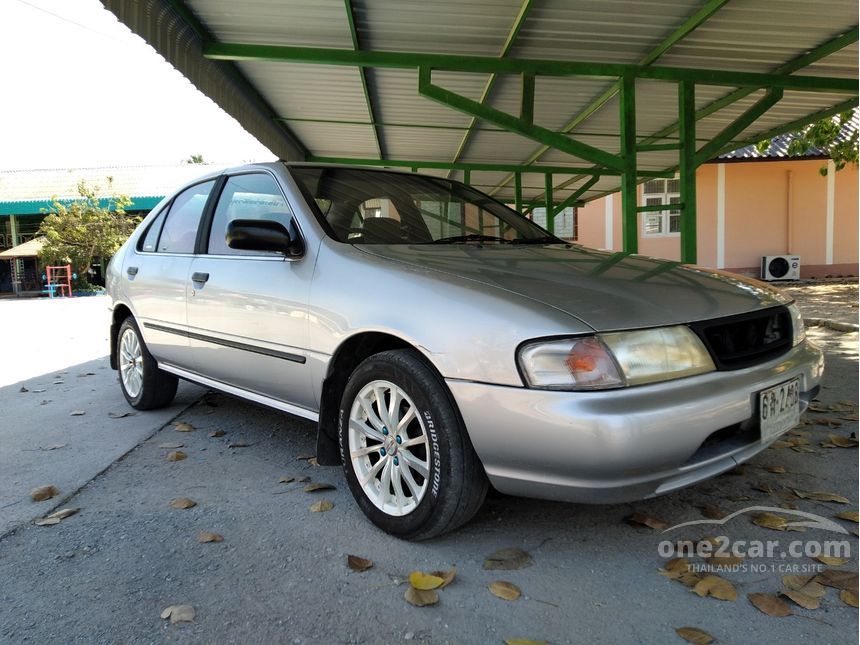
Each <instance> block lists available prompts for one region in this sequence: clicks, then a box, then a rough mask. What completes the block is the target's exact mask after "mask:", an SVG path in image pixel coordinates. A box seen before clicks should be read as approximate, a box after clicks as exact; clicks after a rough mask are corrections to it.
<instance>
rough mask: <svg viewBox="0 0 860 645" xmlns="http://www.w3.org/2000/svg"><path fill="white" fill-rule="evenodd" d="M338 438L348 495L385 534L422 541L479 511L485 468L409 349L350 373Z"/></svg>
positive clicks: (437, 383) (436, 381)
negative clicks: (348, 489)
mask: <svg viewBox="0 0 860 645" xmlns="http://www.w3.org/2000/svg"><path fill="white" fill-rule="evenodd" d="M338 439H339V443H340V451H341V461H342V462H343V467H344V473H345V475H346V480H347V483H348V484H349V488H350V491H351V492H352V495H353V497H354V498H355V500H356V502H357V503H358V506H359V508H361V510H362V511H363V512H364V514H365V515H366V516H367V517H368V519H370V521H371V522H373V523H374V524H375V525H376V526H378V527H379V528H381V529H382V530H383V531H385V532H387V533H390V534H392V535H394V536H396V537H399V538H403V539H407V540H424V539H427V538H431V537H435V536H437V535H441V534H442V533H445V532H448V531H452V530H454V529H456V528H457V527H459V526H461V525H462V524H464V523H466V522H468V521H469V520H470V519H471V518H472V517H473V516H474V515H475V513H477V512H478V510H479V509H480V508H481V504H482V503H483V501H484V497H485V496H486V493H487V487H488V482H487V477H486V475H485V473H484V468H483V466H482V465H481V462H480V460H479V459H478V456H477V454H475V450H474V448H473V447H472V443H471V442H470V441H469V436H468V434H467V432H466V428H465V427H464V424H463V421H462V419H461V418H460V414H459V412H458V410H457V408H456V405H455V404H454V401H453V398H452V397H451V394H450V392H449V391H448V388H447V387H446V386H445V383H444V381H442V379H441V378H440V377H439V376H438V375H437V373H436V372H435V371H434V370H433V369H432V368H431V367H430V366H429V365H427V363H426V362H425V361H424V359H423V357H421V355H420V354H418V353H417V352H415V351H413V350H391V351H385V352H381V353H379V354H375V355H373V356H371V357H369V358H367V359H366V360H364V361H363V362H362V363H361V364H360V365H359V366H358V367H357V368H356V369H355V371H354V372H353V373H352V375H351V376H350V378H349V381H348V382H347V385H346V388H345V390H344V394H343V398H342V401H341V406H340V411H339V422H338Z"/></svg>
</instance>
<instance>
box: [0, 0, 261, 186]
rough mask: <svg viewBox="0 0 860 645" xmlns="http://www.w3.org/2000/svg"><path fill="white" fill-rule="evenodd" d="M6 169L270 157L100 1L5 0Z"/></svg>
mask: <svg viewBox="0 0 860 645" xmlns="http://www.w3.org/2000/svg"><path fill="white" fill-rule="evenodd" d="M0 60H2V61H3V65H2V74H0V83H2V92H0V170H11V169H30V168H66V167H69V168H71V167H88V166H105V165H145V164H159V163H168V164H169V163H180V162H182V161H183V160H185V159H187V158H188V157H189V156H190V155H192V154H202V155H203V158H204V160H205V161H207V162H215V163H221V164H233V163H241V162H244V161H263V160H271V159H274V156H273V155H272V153H271V152H270V151H269V150H268V149H267V148H265V147H264V146H262V145H261V144H260V143H259V142H258V141H257V140H256V139H254V138H253V137H252V136H251V135H250V134H248V133H247V132H245V130H244V129H242V127H241V126H240V125H239V123H238V122H237V121H236V120H235V119H233V118H232V117H230V116H229V115H227V113H225V112H224V111H223V110H222V109H221V108H219V107H218V106H217V105H215V103H214V102H212V101H211V100H210V99H208V98H207V97H205V96H204V95H203V94H201V93H200V92H199V91H198V90H197V89H196V88H195V87H194V86H193V85H191V83H190V82H189V81H188V80H186V79H185V77H184V76H182V74H180V73H179V72H178V71H176V70H175V69H174V68H173V67H172V66H171V65H170V64H169V63H168V62H166V61H165V60H164V59H163V58H162V57H161V56H159V55H158V54H157V53H156V52H155V50H154V49H152V47H150V46H149V45H147V44H146V43H145V42H144V41H143V39H141V38H140V37H138V36H137V35H135V34H133V33H132V32H131V31H130V30H129V29H128V28H127V27H126V26H125V25H123V24H122V23H120V22H119V21H118V20H117V19H116V17H115V16H114V15H113V14H112V13H110V12H109V11H107V10H105V9H104V7H103V6H102V4H101V3H100V2H98V0H0Z"/></svg>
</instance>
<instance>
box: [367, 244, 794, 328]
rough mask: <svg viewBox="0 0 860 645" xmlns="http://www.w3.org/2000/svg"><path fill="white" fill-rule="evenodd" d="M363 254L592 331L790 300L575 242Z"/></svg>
mask: <svg viewBox="0 0 860 645" xmlns="http://www.w3.org/2000/svg"><path fill="white" fill-rule="evenodd" d="M356 248H358V249H360V250H361V251H364V252H365V253H369V254H371V255H374V256H377V257H381V258H386V259H388V260H393V261H396V262H402V263H404V264H409V265H412V266H413V267H417V268H421V269H424V270H426V271H430V272H434V273H438V274H444V275H445V276H447V280H449V281H456V280H472V281H475V282H480V283H483V284H486V285H488V286H491V287H496V288H498V289H503V290H505V291H509V292H512V293H516V294H518V295H520V296H523V297H526V298H530V299H532V300H534V301H537V302H540V303H543V304H545V305H548V306H550V307H554V308H556V309H559V310H561V311H563V312H565V313H567V314H569V315H571V316H574V317H575V318H578V319H579V320H581V321H582V322H584V323H585V324H587V325H589V326H591V327H592V328H594V329H595V330H597V331H613V330H621V329H631V328H637V327H655V326H661V325H672V324H680V323H688V322H694V321H698V320H706V319H709V318H719V317H722V316H730V315H733V314H739V313H746V312H749V311H754V310H756V309H762V308H766V307H773V306H775V305H779V304H785V303H788V302H790V300H789V299H788V298H785V297H784V296H782V295H781V294H780V293H778V292H777V291H774V290H772V289H771V288H770V287H768V286H767V285H765V284H763V283H761V282H758V281H756V280H751V279H749V278H745V277H743V276H739V275H734V274H731V273H725V272H721V271H717V270H715V269H706V268H703V267H696V266H692V265H681V264H680V263H679V262H671V261H667V260H659V259H656V258H649V257H645V256H641V255H631V254H628V253H621V252H618V253H612V252H604V251H596V250H593V249H588V248H585V247H581V246H577V245H562V244H554V245H541V246H525V245H524V246H507V245H505V246H500V245H487V246H478V245H474V244H457V245H453V244H451V245H444V246H442V245H439V246H432V245H361V246H357V247H356Z"/></svg>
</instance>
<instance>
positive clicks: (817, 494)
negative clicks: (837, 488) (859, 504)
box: [791, 488, 851, 504]
mask: <svg viewBox="0 0 860 645" xmlns="http://www.w3.org/2000/svg"><path fill="white" fill-rule="evenodd" d="M791 490H792V492H793V493H794V494H795V495H797V496H798V497H799V498H800V499H814V500H815V501H818V502H836V503H837V504H850V503H851V502H850V500H848V499H847V498H845V497H842V495H837V494H836V493H830V492H828V491H820V490H797V489H796V488H792V489H791Z"/></svg>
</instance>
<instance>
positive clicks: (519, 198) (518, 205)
mask: <svg viewBox="0 0 860 645" xmlns="http://www.w3.org/2000/svg"><path fill="white" fill-rule="evenodd" d="M514 210H515V211H517V212H518V213H521V212H522V210H523V176H522V175H521V174H520V173H518V172H515V173H514Z"/></svg>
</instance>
